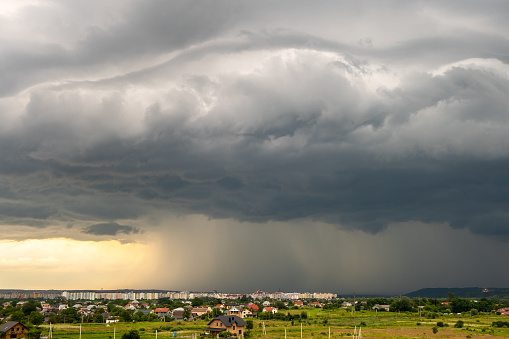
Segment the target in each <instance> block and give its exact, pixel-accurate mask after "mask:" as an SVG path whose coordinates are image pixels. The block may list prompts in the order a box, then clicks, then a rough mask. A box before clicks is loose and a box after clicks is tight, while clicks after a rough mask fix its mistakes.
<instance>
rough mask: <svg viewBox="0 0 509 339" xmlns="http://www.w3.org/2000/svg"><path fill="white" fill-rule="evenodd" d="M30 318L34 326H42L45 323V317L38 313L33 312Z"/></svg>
mask: <svg viewBox="0 0 509 339" xmlns="http://www.w3.org/2000/svg"><path fill="white" fill-rule="evenodd" d="M28 318H29V320H30V322H31V323H32V324H34V325H40V324H42V323H43V322H44V316H43V315H42V314H40V313H39V312H37V311H33V312H32V313H30V316H29V317H28Z"/></svg>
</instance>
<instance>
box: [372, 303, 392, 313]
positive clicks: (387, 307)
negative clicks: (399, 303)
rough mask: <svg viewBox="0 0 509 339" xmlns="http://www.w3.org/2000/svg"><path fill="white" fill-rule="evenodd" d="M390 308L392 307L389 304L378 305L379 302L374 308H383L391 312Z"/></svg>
mask: <svg viewBox="0 0 509 339" xmlns="http://www.w3.org/2000/svg"><path fill="white" fill-rule="evenodd" d="M389 308H390V307H389V305H378V304H376V305H375V306H373V309H374V310H381V311H382V310H383V311H387V312H389Z"/></svg>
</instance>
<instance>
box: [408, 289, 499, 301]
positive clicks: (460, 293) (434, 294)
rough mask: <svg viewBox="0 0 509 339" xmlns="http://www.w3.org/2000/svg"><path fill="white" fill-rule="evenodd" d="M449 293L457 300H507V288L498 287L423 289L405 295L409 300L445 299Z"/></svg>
mask: <svg viewBox="0 0 509 339" xmlns="http://www.w3.org/2000/svg"><path fill="white" fill-rule="evenodd" d="M449 293H454V295H455V296H456V297H457V298H466V299H468V298H475V299H481V298H488V299H508V298H509V288H498V287H488V288H484V287H462V288H423V289H420V290H418V291H415V292H410V293H407V294H405V296H407V297H409V298H418V297H421V298H436V299H441V298H447V297H449Z"/></svg>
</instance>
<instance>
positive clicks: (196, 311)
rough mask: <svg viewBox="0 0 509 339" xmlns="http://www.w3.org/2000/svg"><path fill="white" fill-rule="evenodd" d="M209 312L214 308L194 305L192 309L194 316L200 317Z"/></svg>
mask: <svg viewBox="0 0 509 339" xmlns="http://www.w3.org/2000/svg"><path fill="white" fill-rule="evenodd" d="M208 312H212V308H210V307H208V306H203V307H193V309H192V310H191V314H192V315H193V317H200V316H202V315H204V314H207V313H208Z"/></svg>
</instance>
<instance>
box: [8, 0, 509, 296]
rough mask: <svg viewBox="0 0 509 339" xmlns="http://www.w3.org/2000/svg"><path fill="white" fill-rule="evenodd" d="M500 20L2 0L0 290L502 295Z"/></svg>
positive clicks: (354, 8)
mask: <svg viewBox="0 0 509 339" xmlns="http://www.w3.org/2000/svg"><path fill="white" fill-rule="evenodd" d="M508 13H509V3H508V2H507V1H491V0H488V1H482V2H481V1H470V0H462V1H447V2H444V1H429V0H428V1H403V0H401V1H394V0H389V1H383V2H382V1H374V0H373V1H366V0H360V1H312V2H310V1H301V0H291V1H290V0H281V1H265V0H260V1H247V0H217V1H198V0H174V1H167V0H122V1H120V0H111V1H106V2H105V1H98V0H90V1H86V2H83V1H74V0H72V1H71V0H60V1H58V0H3V1H2V2H1V4H0V45H1V46H2V48H1V49H0V75H1V77H0V79H1V80H0V234H1V237H0V253H2V254H1V257H0V288H5V289H8V288H19V289H51V288H52V289H101V288H104V289H116V288H119V289H120V288H128V289H163V290H190V291H212V290H217V291H222V292H232V293H234V292H235V293H242V292H250V291H255V290H257V289H262V290H265V291H278V290H281V291H285V292H320V291H321V292H333V293H339V294H351V293H358V294H360V293H364V294H393V295H397V294H404V293H408V292H411V291H414V290H417V289H420V288H425V287H472V286H478V287H508V286H509V271H508V270H507V269H505V267H506V263H507V250H508V248H509V247H508V246H509V209H508V207H509V41H508V38H507V37H508V36H509V22H508V21H507V15H508Z"/></svg>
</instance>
